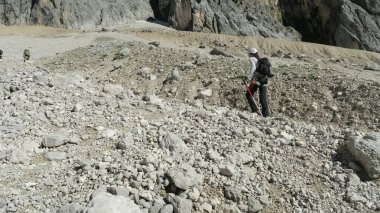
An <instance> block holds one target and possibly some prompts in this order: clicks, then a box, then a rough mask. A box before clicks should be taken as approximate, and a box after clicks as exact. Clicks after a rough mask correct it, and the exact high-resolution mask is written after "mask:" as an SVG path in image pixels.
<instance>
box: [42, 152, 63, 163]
mask: <svg viewBox="0 0 380 213" xmlns="http://www.w3.org/2000/svg"><path fill="white" fill-rule="evenodd" d="M45 158H46V159H47V160H50V161H54V160H56V161H60V160H64V159H66V153H65V152H48V153H46V155H45Z"/></svg>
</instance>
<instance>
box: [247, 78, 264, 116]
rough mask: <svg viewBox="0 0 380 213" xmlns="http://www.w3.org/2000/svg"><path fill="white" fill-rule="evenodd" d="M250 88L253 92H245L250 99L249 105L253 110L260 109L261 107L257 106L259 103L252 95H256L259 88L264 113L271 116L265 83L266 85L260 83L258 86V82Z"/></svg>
mask: <svg viewBox="0 0 380 213" xmlns="http://www.w3.org/2000/svg"><path fill="white" fill-rule="evenodd" d="M249 89H250V92H251V93H249V92H248V91H247V93H246V94H245V97H246V98H247V100H248V103H249V106H250V107H251V110H252V112H257V111H259V108H258V107H257V104H256V103H255V101H254V100H253V97H252V96H251V94H252V95H254V94H255V92H256V91H257V89H259V99H260V104H261V112H262V115H263V116H264V117H267V116H269V107H268V97H267V86H266V85H265V84H264V85H260V86H258V85H257V84H255V85H253V86H250V87H249Z"/></svg>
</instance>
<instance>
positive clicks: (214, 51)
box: [210, 47, 233, 57]
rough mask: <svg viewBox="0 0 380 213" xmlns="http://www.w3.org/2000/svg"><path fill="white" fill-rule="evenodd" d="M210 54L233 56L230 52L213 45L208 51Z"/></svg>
mask: <svg viewBox="0 0 380 213" xmlns="http://www.w3.org/2000/svg"><path fill="white" fill-rule="evenodd" d="M210 54H211V55H221V56H224V57H233V56H232V55H231V54H229V53H227V52H226V51H225V50H223V49H221V48H219V47H215V48H214V49H212V50H211V52H210Z"/></svg>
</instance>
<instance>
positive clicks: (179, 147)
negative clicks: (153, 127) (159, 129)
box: [160, 132, 190, 154]
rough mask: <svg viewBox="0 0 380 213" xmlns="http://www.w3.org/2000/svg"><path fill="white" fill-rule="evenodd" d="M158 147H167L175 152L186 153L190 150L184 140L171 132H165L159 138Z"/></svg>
mask: <svg viewBox="0 0 380 213" xmlns="http://www.w3.org/2000/svg"><path fill="white" fill-rule="evenodd" d="M160 147H161V148H165V149H169V150H170V151H171V152H172V153H175V154H186V153H188V152H189V151H190V150H189V148H188V147H187V146H186V144H185V142H184V141H183V140H182V139H181V138H180V137H178V136H177V135H176V134H174V133H171V132H169V133H167V134H166V135H165V136H164V137H163V138H162V139H161V140H160Z"/></svg>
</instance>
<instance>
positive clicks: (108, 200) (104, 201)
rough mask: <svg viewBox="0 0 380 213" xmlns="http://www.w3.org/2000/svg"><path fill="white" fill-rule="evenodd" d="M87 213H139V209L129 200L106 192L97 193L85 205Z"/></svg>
mask: <svg viewBox="0 0 380 213" xmlns="http://www.w3.org/2000/svg"><path fill="white" fill-rule="evenodd" d="M85 212H88V213H104V212H107V213H140V212H141V211H140V208H139V207H138V206H137V205H136V204H135V203H134V202H133V201H132V200H130V199H129V198H127V197H124V196H115V195H111V194H108V193H107V192H100V193H98V194H97V195H96V196H95V197H94V198H93V199H92V200H91V201H90V202H89V204H88V205H87V207H86V209H85Z"/></svg>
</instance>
